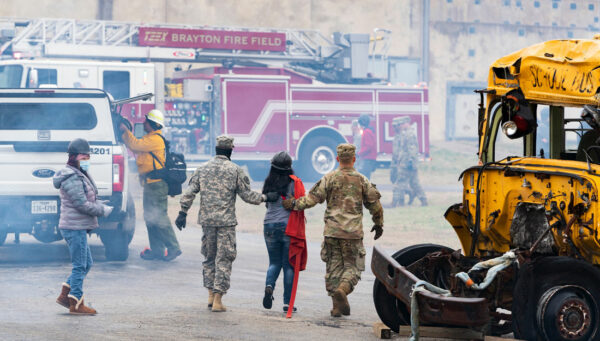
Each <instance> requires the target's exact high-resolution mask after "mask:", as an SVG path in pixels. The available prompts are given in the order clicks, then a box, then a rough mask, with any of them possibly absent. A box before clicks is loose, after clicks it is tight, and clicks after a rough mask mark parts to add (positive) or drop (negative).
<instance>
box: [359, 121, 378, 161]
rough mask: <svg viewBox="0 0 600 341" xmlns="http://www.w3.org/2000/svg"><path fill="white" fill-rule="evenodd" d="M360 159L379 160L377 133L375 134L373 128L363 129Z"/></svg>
mask: <svg viewBox="0 0 600 341" xmlns="http://www.w3.org/2000/svg"><path fill="white" fill-rule="evenodd" d="M358 157H359V158H361V159H365V160H375V159H377V143H376V141H375V133H373V129H372V128H371V127H366V128H365V129H363V133H362V138H361V139H360V151H359V152H358Z"/></svg>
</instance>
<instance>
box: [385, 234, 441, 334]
mask: <svg viewBox="0 0 600 341" xmlns="http://www.w3.org/2000/svg"><path fill="white" fill-rule="evenodd" d="M440 250H448V251H452V249H450V248H448V247H446V246H442V245H436V244H418V245H412V246H409V247H406V248H404V249H402V250H400V251H398V252H396V253H394V254H393V255H392V258H394V259H395V260H396V261H397V262H398V263H399V264H400V265H402V266H407V265H410V264H412V263H414V262H416V261H417V260H419V259H421V258H423V257H424V256H425V255H427V254H428V253H431V252H435V251H440ZM373 301H374V303H375V310H376V311H377V315H379V318H380V319H381V322H383V323H384V324H385V325H386V326H388V327H389V328H390V329H392V330H393V331H394V332H396V333H398V331H399V329H400V326H401V325H403V326H404V325H409V324H410V313H409V310H408V308H407V307H406V305H405V304H404V303H403V302H402V301H400V300H399V299H397V298H396V297H394V296H393V295H391V294H390V293H388V291H387V289H386V288H385V286H384V285H383V284H382V283H381V282H380V281H379V280H378V279H377V278H376V279H375V283H373Z"/></svg>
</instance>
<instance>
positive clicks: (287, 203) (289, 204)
mask: <svg viewBox="0 0 600 341" xmlns="http://www.w3.org/2000/svg"><path fill="white" fill-rule="evenodd" d="M295 204H296V199H294V198H292V197H290V198H287V199H285V200H283V201H282V202H281V205H283V208H285V209H286V210H288V211H289V210H293V209H294V206H295Z"/></svg>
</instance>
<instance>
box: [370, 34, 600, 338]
mask: <svg viewBox="0 0 600 341" xmlns="http://www.w3.org/2000/svg"><path fill="white" fill-rule="evenodd" d="M478 92H479V93H480V94H481V104H480V108H479V160H480V163H479V164H478V165H474V166H473V167H471V168H468V169H466V170H465V171H463V173H462V174H461V176H460V179H461V181H462V184H463V198H462V202H461V203H458V204H455V205H453V206H451V207H450V208H448V210H447V211H446V213H445V217H446V219H447V220H448V222H449V223H450V225H451V226H452V228H453V229H454V230H455V232H456V234H457V236H458V238H459V240H460V243H461V245H462V250H456V251H455V250H452V249H450V248H447V247H444V246H440V245H433V244H421V245H414V246H411V247H408V248H405V249H403V250H400V251H398V252H396V253H395V254H394V255H392V256H389V255H386V254H385V253H384V252H383V251H382V250H381V249H379V248H378V247H375V249H374V252H373V258H372V263H371V267H372V269H373V273H374V274H375V276H376V277H377V280H376V281H375V284H374V292H373V296H374V301H375V307H376V309H377V312H378V314H379V316H380V317H381V319H382V321H383V322H384V323H385V324H386V325H388V326H389V327H390V328H392V329H394V330H398V328H399V326H400V325H403V324H411V317H412V324H413V327H414V324H415V323H422V324H429V325H444V326H457V327H468V328H472V329H476V330H479V331H483V332H485V333H486V334H493V335H501V334H505V333H510V332H514V334H515V336H516V337H517V338H519V339H526V340H582V341H583V340H598V339H600V309H599V307H600V284H598V283H600V268H599V265H600V237H599V235H598V231H600V219H599V216H600V207H599V205H598V196H599V193H598V188H600V109H599V108H598V106H599V104H600V97H599V96H600V40H597V39H593V40H555V41H548V42H545V43H541V44H537V45H533V46H530V47H527V48H524V49H522V50H520V51H517V52H515V53H513V54H510V55H508V56H505V57H503V58H500V59H498V60H497V61H496V62H494V63H493V64H492V65H491V67H490V71H489V76H488V86H487V88H486V89H483V90H479V91H478ZM415 287H423V288H419V289H417V290H416V291H415ZM413 291H415V294H414V301H411V294H412V293H413ZM411 304H412V307H413V308H414V309H411ZM411 315H412V316H411Z"/></svg>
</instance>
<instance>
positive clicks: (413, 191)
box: [393, 168, 425, 202]
mask: <svg viewBox="0 0 600 341" xmlns="http://www.w3.org/2000/svg"><path fill="white" fill-rule="evenodd" d="M396 179H397V180H396V182H395V183H394V186H393V200H394V202H404V196H405V195H407V194H408V195H409V197H411V196H412V197H414V198H419V200H421V201H423V200H425V192H423V188H422V187H421V184H420V183H419V173H418V172H417V169H406V168H398V177H397V178H396Z"/></svg>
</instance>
